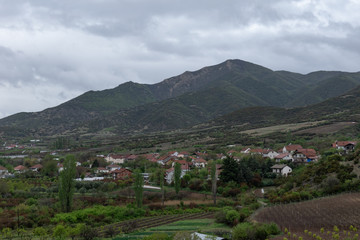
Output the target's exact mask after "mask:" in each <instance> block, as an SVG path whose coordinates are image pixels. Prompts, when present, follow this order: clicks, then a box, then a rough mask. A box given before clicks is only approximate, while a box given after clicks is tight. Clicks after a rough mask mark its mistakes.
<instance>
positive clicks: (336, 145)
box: [332, 141, 357, 148]
mask: <svg viewBox="0 0 360 240" xmlns="http://www.w3.org/2000/svg"><path fill="white" fill-rule="evenodd" d="M349 144H352V145H356V144H357V142H356V141H336V142H334V143H333V144H332V145H333V147H334V148H336V147H338V146H339V147H345V146H346V145H349Z"/></svg>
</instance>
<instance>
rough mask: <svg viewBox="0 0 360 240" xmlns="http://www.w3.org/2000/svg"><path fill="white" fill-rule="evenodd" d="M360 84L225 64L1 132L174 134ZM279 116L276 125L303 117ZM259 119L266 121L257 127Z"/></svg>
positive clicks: (348, 77) (4, 125)
mask: <svg viewBox="0 0 360 240" xmlns="http://www.w3.org/2000/svg"><path fill="white" fill-rule="evenodd" d="M340 81H341V83H342V84H339V82H340ZM359 84H360V73H342V72H315V73H311V74H307V75H302V74H297V73H291V72H285V71H272V70H270V69H267V68H264V67H262V66H259V65H256V64H252V63H249V62H245V61H241V60H228V61H225V62H223V63H221V64H218V65H214V66H210V67H205V68H202V69H200V70H198V71H195V72H185V73H183V74H181V75H179V76H176V77H172V78H169V79H166V80H164V81H162V82H160V83H157V84H153V85H148V84H138V83H132V82H128V83H124V84H121V85H119V86H118V87H116V88H114V89H109V90H104V91H96V92H94V91H90V92H87V93H85V94H83V95H81V96H79V97H77V98H74V99H72V100H70V101H68V102H66V103H63V104H61V105H59V106H57V107H54V108H49V109H46V110H44V111H41V112H36V113H19V114H15V115H12V116H9V117H7V118H4V119H1V120H0V133H1V132H3V134H5V135H8V134H11V133H15V135H19V134H23V135H53V134H69V133H80V132H82V133H84V132H96V131H99V130H102V129H104V128H112V129H113V130H115V131H116V132H117V133H131V132H133V131H162V130H172V129H179V128H186V127H191V126H193V125H196V124H199V123H204V122H207V121H209V120H211V119H214V118H218V117H220V116H222V115H224V114H228V113H231V112H233V111H235V110H238V109H242V108H246V107H251V106H274V107H292V106H299V105H300V106H302V105H306V104H309V103H316V102H320V101H322V100H324V99H327V98H330V97H334V96H338V95H341V94H343V93H344V92H346V91H348V90H349V89H351V88H353V87H355V86H357V85H359ZM325 105H326V104H325ZM264 109H265V108H263V110H261V111H264ZM269 109H276V108H269ZM244 111H251V110H250V109H247V110H244ZM266 111H269V110H266ZM270 111H271V110H270ZM276 111H278V113H274V115H273V116H272V118H274V119H279V117H280V116H281V115H282V116H283V114H286V115H288V114H289V112H298V111H300V110H283V109H281V110H280V109H277V110H276ZM283 111H285V113H284V112H283ZM302 111H304V110H302ZM235 114H236V113H235ZM254 114H255V115H257V116H259V113H254ZM260 115H261V114H260ZM300 115H301V114H300ZM251 116H252V115H251V114H250V115H248V116H247V117H250V118H251ZM309 116H312V114H310V115H309ZM225 118H226V117H225ZM267 118H269V115H267ZM260 119H262V117H258V119H257V120H256V121H260ZM300 119H301V118H300ZM262 121H268V119H263V120H262Z"/></svg>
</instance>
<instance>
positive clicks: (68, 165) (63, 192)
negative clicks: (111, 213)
mask: <svg viewBox="0 0 360 240" xmlns="http://www.w3.org/2000/svg"><path fill="white" fill-rule="evenodd" d="M63 166H64V170H63V171H61V173H60V177H59V200H60V204H61V208H62V210H63V211H65V212H70V211H71V208H72V202H73V195H74V188H75V181H74V178H75V174H76V163H75V157H74V156H73V155H68V156H66V158H65V161H64V163H63Z"/></svg>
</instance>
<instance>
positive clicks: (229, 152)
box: [226, 150, 237, 156]
mask: <svg viewBox="0 0 360 240" xmlns="http://www.w3.org/2000/svg"><path fill="white" fill-rule="evenodd" d="M236 153H237V152H236V151H235V150H230V151H228V152H227V153H226V154H227V155H229V156H232V155H234V154H236Z"/></svg>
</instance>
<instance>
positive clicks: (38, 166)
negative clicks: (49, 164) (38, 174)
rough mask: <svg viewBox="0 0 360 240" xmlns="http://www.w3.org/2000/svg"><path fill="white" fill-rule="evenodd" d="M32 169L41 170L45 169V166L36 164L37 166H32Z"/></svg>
mask: <svg viewBox="0 0 360 240" xmlns="http://www.w3.org/2000/svg"><path fill="white" fill-rule="evenodd" d="M30 168H31V169H39V168H43V165H41V164H36V165H34V166H32V167H30Z"/></svg>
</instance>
